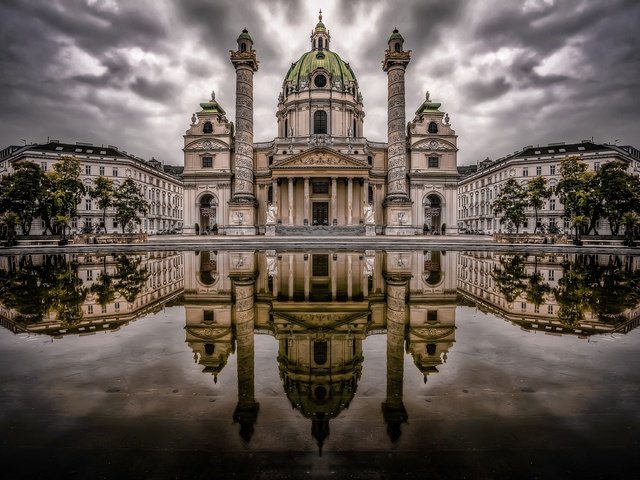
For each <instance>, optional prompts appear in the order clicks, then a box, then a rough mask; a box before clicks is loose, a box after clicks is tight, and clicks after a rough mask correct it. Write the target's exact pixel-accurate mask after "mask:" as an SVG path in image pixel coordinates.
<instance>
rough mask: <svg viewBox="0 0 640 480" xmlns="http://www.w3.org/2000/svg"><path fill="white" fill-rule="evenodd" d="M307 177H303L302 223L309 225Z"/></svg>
mask: <svg viewBox="0 0 640 480" xmlns="http://www.w3.org/2000/svg"><path fill="white" fill-rule="evenodd" d="M309 206H310V205H309V177H304V215H303V218H304V221H303V222H304V223H306V224H307V225H309V221H310V219H311V214H310V213H309V212H310V210H309Z"/></svg>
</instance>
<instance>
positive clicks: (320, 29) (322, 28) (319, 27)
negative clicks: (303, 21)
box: [316, 21, 327, 33]
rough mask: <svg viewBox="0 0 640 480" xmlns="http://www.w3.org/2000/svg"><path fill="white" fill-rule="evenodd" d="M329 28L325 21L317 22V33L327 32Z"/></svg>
mask: <svg viewBox="0 0 640 480" xmlns="http://www.w3.org/2000/svg"><path fill="white" fill-rule="evenodd" d="M326 31H327V28H326V27H325V26H324V23H322V22H321V21H320V22H318V23H317V25H316V33H318V32H326Z"/></svg>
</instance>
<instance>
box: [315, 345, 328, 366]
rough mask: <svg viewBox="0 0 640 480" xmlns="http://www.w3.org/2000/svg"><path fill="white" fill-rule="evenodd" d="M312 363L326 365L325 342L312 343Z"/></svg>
mask: <svg viewBox="0 0 640 480" xmlns="http://www.w3.org/2000/svg"><path fill="white" fill-rule="evenodd" d="M313 361H314V362H315V364H316V365H324V364H325V363H327V342H325V341H319V342H316V341H314V342H313Z"/></svg>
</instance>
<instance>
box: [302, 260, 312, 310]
mask: <svg viewBox="0 0 640 480" xmlns="http://www.w3.org/2000/svg"><path fill="white" fill-rule="evenodd" d="M305 257H307V255H306V254H305ZM308 258H309V257H307V259H306V260H305V261H304V299H305V300H309V290H310V286H311V274H310V272H309V268H310V267H309V263H310V262H309V260H308Z"/></svg>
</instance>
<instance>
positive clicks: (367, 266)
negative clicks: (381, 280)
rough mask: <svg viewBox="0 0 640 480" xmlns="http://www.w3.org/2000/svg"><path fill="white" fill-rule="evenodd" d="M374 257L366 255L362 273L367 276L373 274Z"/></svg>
mask: <svg viewBox="0 0 640 480" xmlns="http://www.w3.org/2000/svg"><path fill="white" fill-rule="evenodd" d="M374 261H375V258H374V257H364V267H363V271H362V273H363V274H364V276H365V277H372V276H373V265H374Z"/></svg>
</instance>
